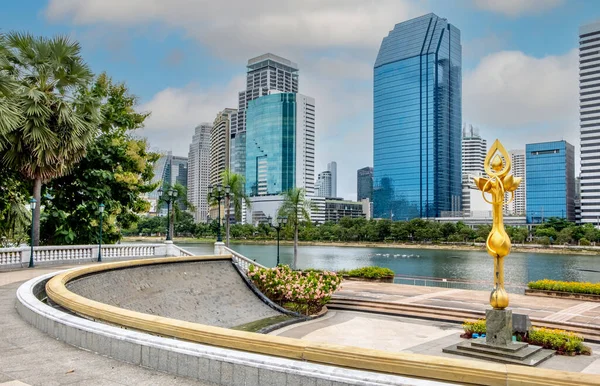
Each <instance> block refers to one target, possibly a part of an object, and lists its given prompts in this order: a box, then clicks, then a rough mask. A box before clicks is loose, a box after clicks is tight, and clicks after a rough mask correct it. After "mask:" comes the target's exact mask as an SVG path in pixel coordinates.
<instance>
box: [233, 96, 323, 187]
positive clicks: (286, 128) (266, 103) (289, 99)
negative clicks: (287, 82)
mask: <svg viewBox="0 0 600 386" xmlns="http://www.w3.org/2000/svg"><path fill="white" fill-rule="evenodd" d="M314 117H315V100H314V99H313V98H310V97H307V96H304V95H301V94H296V93H272V94H270V95H266V96H263V97H261V98H257V99H254V100H252V101H250V102H249V103H248V110H247V111H246V173H245V175H246V192H247V194H248V195H249V196H270V195H280V194H282V193H283V192H285V191H287V190H289V189H291V188H294V187H299V188H304V189H306V195H307V196H312V195H313V194H314V189H315V186H314V178H315V174H314V173H315V172H314V170H315V166H314V164H315V158H314V154H315V118H314Z"/></svg>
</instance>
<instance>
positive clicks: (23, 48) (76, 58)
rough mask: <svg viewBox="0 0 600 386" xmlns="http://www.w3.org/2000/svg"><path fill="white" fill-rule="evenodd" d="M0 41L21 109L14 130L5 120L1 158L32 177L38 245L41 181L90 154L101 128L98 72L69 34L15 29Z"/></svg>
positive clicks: (1, 63)
mask: <svg viewBox="0 0 600 386" xmlns="http://www.w3.org/2000/svg"><path fill="white" fill-rule="evenodd" d="M0 45H1V48H0V57H1V58H0V66H2V67H1V68H0V72H2V73H3V74H5V75H7V76H10V77H11V78H12V80H13V82H15V83H17V84H18V87H17V90H16V92H14V93H13V94H12V95H10V96H9V97H8V98H9V99H11V101H12V102H13V103H14V105H16V106H18V107H19V108H20V111H21V121H20V122H19V123H18V125H17V126H16V127H13V128H12V129H11V130H7V129H6V127H4V126H3V125H2V123H0V128H2V133H1V134H2V135H1V137H2V138H3V139H4V146H1V145H0V151H1V152H2V153H0V162H2V163H3V164H4V165H6V166H7V167H9V168H12V169H13V170H18V171H19V172H20V173H21V174H22V175H23V176H24V177H25V178H27V179H29V180H32V181H33V198H34V199H35V200H36V201H37V202H38V205H36V207H35V212H34V215H35V224H34V229H35V233H34V235H33V240H32V242H33V245H39V229H40V227H39V220H40V206H41V205H40V204H41V202H40V200H41V192H42V184H44V183H45V182H47V181H49V180H51V179H53V178H56V177H60V176H62V175H65V174H67V173H68V172H69V171H70V169H71V168H72V167H73V165H75V164H76V163H77V162H78V161H79V160H80V159H81V158H82V157H83V156H84V155H85V152H86V149H87V146H88V144H89V143H90V142H91V141H93V140H94V138H95V136H96V133H97V132H98V123H99V122H100V114H99V106H100V103H99V98H98V97H97V96H96V95H95V93H94V92H93V90H91V89H89V87H88V86H89V84H90V82H91V80H92V77H93V75H92V72H91V71H90V69H89V67H88V65H87V64H86V63H85V62H84V61H83V60H82V58H81V56H80V52H81V47H80V45H79V43H77V42H74V41H72V40H71V39H70V38H69V37H66V36H57V37H54V38H45V37H34V36H33V35H30V34H27V33H18V32H11V33H8V34H6V35H3V36H2V39H1V41H0ZM0 115H3V114H0ZM0 121H4V118H3V119H0Z"/></svg>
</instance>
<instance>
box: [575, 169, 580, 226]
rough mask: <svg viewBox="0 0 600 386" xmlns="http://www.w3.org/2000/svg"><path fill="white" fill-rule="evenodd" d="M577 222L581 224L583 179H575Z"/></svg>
mask: <svg viewBox="0 0 600 386" xmlns="http://www.w3.org/2000/svg"><path fill="white" fill-rule="evenodd" d="M575 222H576V223H577V224H581V178H580V177H576V178H575Z"/></svg>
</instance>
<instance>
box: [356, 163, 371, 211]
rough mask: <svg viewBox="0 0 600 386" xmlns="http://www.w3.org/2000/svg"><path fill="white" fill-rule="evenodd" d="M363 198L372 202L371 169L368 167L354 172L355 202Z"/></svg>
mask: <svg viewBox="0 0 600 386" xmlns="http://www.w3.org/2000/svg"><path fill="white" fill-rule="evenodd" d="M365 198H368V199H369V201H370V202H373V168H372V167H370V166H367V167H364V168H362V169H358V170H357V171H356V201H362V200H364V199H365Z"/></svg>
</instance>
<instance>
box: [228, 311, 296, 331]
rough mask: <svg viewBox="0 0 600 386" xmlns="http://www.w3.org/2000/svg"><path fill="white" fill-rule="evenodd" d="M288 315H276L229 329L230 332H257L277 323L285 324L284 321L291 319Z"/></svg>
mask: <svg viewBox="0 0 600 386" xmlns="http://www.w3.org/2000/svg"><path fill="white" fill-rule="evenodd" d="M293 318H294V317H293V316H290V315H277V316H271V317H269V318H265V319H260V320H255V321H254V322H250V323H246V324H241V325H239V326H235V327H231V329H232V330H238V331H247V332H258V331H260V330H262V329H263V328H265V327H269V326H272V325H274V324H277V323H281V322H285V321H286V320H290V319H293Z"/></svg>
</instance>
